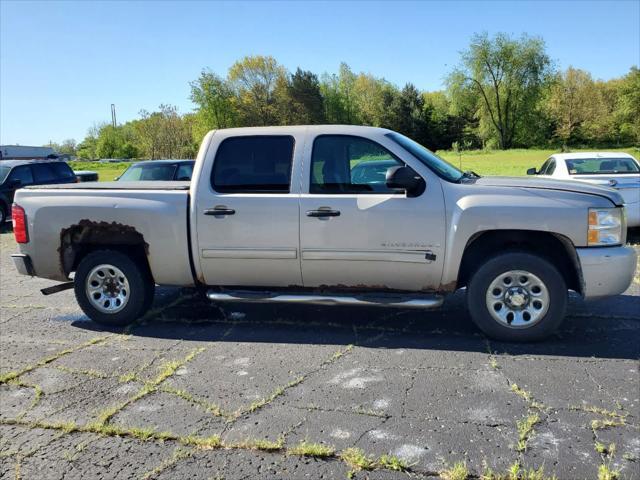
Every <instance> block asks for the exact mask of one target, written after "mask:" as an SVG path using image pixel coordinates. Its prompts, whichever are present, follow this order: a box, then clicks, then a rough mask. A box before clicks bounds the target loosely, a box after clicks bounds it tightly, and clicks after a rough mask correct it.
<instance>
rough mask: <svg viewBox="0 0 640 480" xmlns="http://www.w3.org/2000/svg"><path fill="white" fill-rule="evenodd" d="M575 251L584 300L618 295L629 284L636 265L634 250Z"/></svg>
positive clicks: (607, 248) (595, 249) (591, 248)
mask: <svg viewBox="0 0 640 480" xmlns="http://www.w3.org/2000/svg"><path fill="white" fill-rule="evenodd" d="M576 252H577V253H578V258H579V259H580V266H581V267H582V278H583V282H584V291H583V296H584V298H585V299H588V300H591V299H595V298H601V297H609V296H612V295H618V294H620V293H622V292H624V291H625V290H626V289H627V288H629V285H631V282H632V281H633V274H634V272H635V271H636V264H637V254H636V251H635V249H634V248H633V247H628V246H624V247H603V248H597V247H590V248H576Z"/></svg>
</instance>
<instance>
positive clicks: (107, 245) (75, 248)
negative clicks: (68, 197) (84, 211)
mask: <svg viewBox="0 0 640 480" xmlns="http://www.w3.org/2000/svg"><path fill="white" fill-rule="evenodd" d="M97 250H115V251H118V252H121V253H123V254H125V255H127V256H128V257H130V258H131V259H132V260H134V261H135V262H137V263H139V264H141V265H143V266H144V268H145V269H146V270H147V272H148V274H149V275H150V276H151V268H150V266H149V260H148V257H147V256H148V253H149V245H148V244H147V243H146V241H145V239H144V237H143V235H142V234H141V233H140V232H138V231H137V230H136V229H135V228H134V227H131V226H127V225H122V224H119V223H116V222H112V223H108V222H92V221H89V220H83V221H81V222H79V223H78V224H76V225H72V226H70V227H68V228H65V229H63V230H62V231H61V232H60V248H59V249H58V252H59V255H60V265H61V267H62V270H63V271H64V274H65V275H69V273H71V272H73V271H75V270H76V269H77V267H78V265H79V264H80V262H81V261H82V259H83V258H85V257H86V256H87V255H88V254H89V253H91V252H94V251H97ZM152 278H153V277H152Z"/></svg>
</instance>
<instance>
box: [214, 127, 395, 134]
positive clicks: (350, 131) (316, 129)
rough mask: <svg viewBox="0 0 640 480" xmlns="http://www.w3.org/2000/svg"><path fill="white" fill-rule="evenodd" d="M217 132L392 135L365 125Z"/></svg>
mask: <svg viewBox="0 0 640 480" xmlns="http://www.w3.org/2000/svg"><path fill="white" fill-rule="evenodd" d="M214 131H216V132H224V133H225V134H235V135H269V134H271V135H273V134H280V135H283V134H284V135H286V134H287V133H301V132H310V133H316V134H322V133H335V134H338V133H341V134H343V135H344V134H358V133H359V134H364V133H370V134H371V133H377V134H381V133H382V134H385V133H390V132H391V131H392V130H388V129H386V128H380V127H367V126H363V125H283V126H275V127H238V128H221V129H219V130H214Z"/></svg>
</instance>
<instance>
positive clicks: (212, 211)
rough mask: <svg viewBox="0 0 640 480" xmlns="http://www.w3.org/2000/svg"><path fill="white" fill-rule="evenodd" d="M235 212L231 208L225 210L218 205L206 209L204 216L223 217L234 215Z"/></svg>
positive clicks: (222, 206)
mask: <svg viewBox="0 0 640 480" xmlns="http://www.w3.org/2000/svg"><path fill="white" fill-rule="evenodd" d="M235 213H236V211H235V210H234V209H233V208H227V207H225V206H224V205H218V206H215V207H213V208H207V209H206V210H205V211H204V214H205V215H214V216H216V217H217V216H224V215H235Z"/></svg>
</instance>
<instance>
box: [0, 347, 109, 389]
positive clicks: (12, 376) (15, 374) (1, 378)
mask: <svg viewBox="0 0 640 480" xmlns="http://www.w3.org/2000/svg"><path fill="white" fill-rule="evenodd" d="M110 337H112V335H105V336H103V337H95V338H92V339H91V340H88V341H86V342H84V343H81V344H80V345H77V346H75V347H71V348H65V349H64V350H60V351H59V352H57V353H54V354H53V355H51V356H48V357H45V358H43V359H41V360H38V361H37V362H36V363H34V364H32V365H27V366H26V367H24V368H23V369H22V370H18V371H11V372H7V373H5V374H3V375H0V385H2V384H3V383H8V382H10V381H11V380H17V379H18V378H19V377H21V376H22V375H24V374H25V373H29V372H31V371H33V370H35V369H36V368H40V367H43V366H45V365H47V364H49V363H51V362H55V361H56V360H58V359H59V358H61V357H64V356H65V355H69V354H70V353H73V352H77V351H78V350H82V349H83V348H86V347H89V346H91V345H96V344H98V343H102V342H104V341H106V340H107V339H108V338H110Z"/></svg>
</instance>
